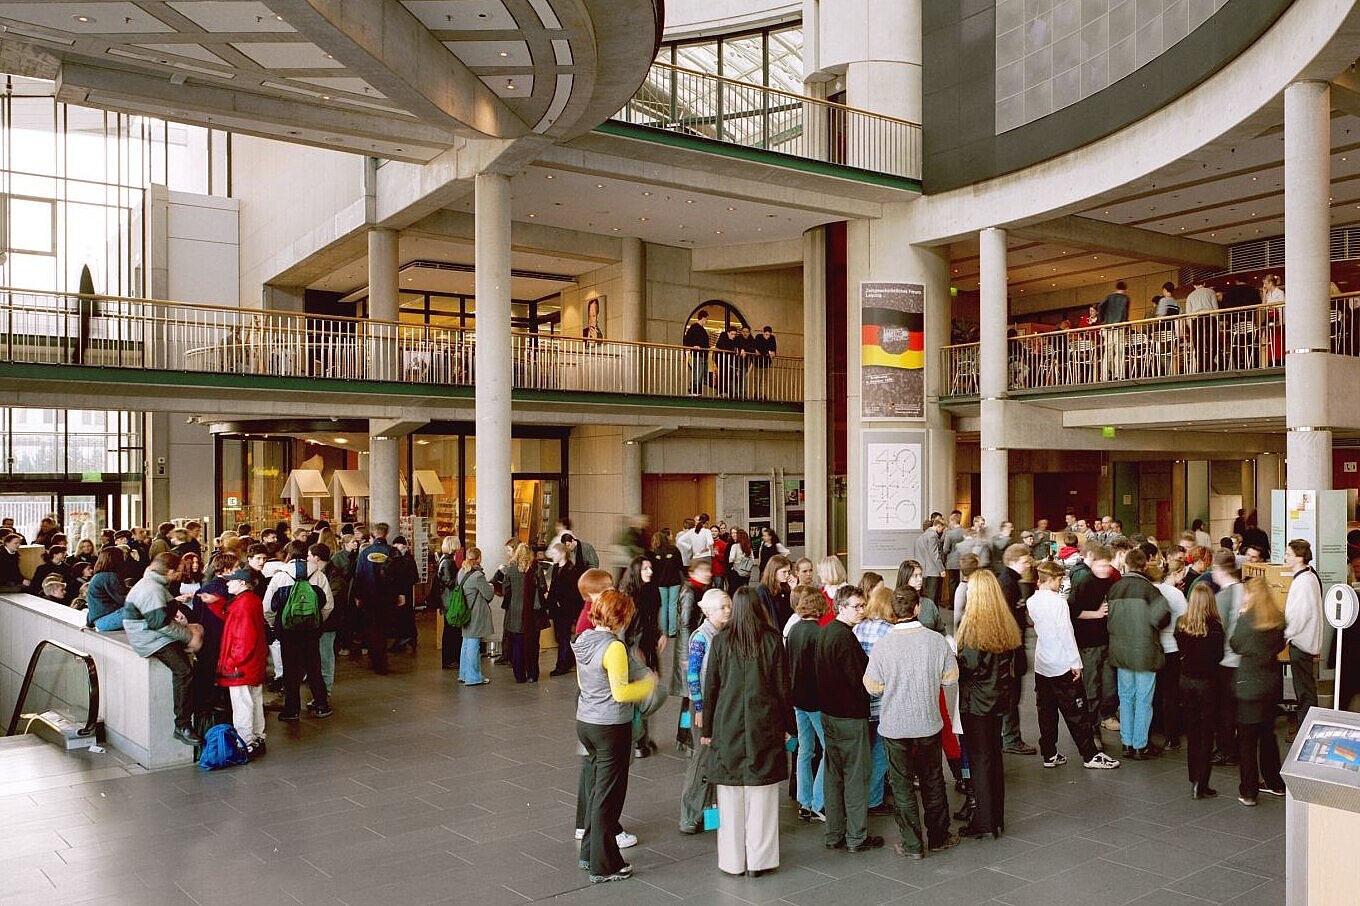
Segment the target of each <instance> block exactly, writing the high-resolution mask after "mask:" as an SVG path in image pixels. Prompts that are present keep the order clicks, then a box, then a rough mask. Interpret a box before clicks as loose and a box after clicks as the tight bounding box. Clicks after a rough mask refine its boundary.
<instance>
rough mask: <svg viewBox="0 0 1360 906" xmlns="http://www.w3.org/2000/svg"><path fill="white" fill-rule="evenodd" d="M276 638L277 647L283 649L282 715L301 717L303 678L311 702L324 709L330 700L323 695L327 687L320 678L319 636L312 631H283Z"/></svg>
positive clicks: (325, 694) (325, 693) (326, 695)
mask: <svg viewBox="0 0 1360 906" xmlns="http://www.w3.org/2000/svg"><path fill="white" fill-rule="evenodd" d="M278 636H279V643H280V644H281V645H282V646H283V711H282V712H281V713H283V714H299V713H301V711H302V682H303V677H306V680H307V689H308V690H309V691H310V692H311V693H312V701H313V702H315V703H316V706H317V707H318V708H321V707H325V706H326V704H327V702H328V701H329V696H328V694H327V692H326V683H325V681H324V680H323V679H322V678H321V634H320V633H318V632H315V631H311V632H308V631H305V630H287V629H282V630H279V631H278Z"/></svg>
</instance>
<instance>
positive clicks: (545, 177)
mask: <svg viewBox="0 0 1360 906" xmlns="http://www.w3.org/2000/svg"><path fill="white" fill-rule="evenodd" d="M543 178H544V179H556V178H557V177H556V176H553V175H552V174H551V173H549V174H547V175H546V176H544V177H543Z"/></svg>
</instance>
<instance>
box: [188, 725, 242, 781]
mask: <svg viewBox="0 0 1360 906" xmlns="http://www.w3.org/2000/svg"><path fill="white" fill-rule="evenodd" d="M249 761H250V754H249V753H248V752H247V751H246V744H245V741H244V740H243V739H241V734H240V733H237V732H236V728H235V727H233V726H232V725H231V724H217V725H216V726H215V727H212V728H211V729H210V730H208V732H207V735H205V736H204V737H203V750H202V753H201V754H200V755H199V756H198V767H199V770H202V771H216V770H217V769H218V768H230V767H235V766H236V765H238V764H246V763H248V762H249Z"/></svg>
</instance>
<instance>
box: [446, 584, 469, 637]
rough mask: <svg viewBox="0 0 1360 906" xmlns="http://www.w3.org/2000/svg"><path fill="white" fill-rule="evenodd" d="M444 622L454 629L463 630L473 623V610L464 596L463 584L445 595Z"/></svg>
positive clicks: (449, 590)
mask: <svg viewBox="0 0 1360 906" xmlns="http://www.w3.org/2000/svg"><path fill="white" fill-rule="evenodd" d="M444 622H445V623H447V624H448V625H450V626H452V627H453V628H454V629H462V628H463V627H464V626H466V625H467V624H468V623H471V622H472V608H471V607H469V606H468V602H467V596H466V595H465V594H463V583H462V582H459V583H458V584H457V585H455V586H454V587H453V588H450V589H448V590H447V591H446V592H445V593H444Z"/></svg>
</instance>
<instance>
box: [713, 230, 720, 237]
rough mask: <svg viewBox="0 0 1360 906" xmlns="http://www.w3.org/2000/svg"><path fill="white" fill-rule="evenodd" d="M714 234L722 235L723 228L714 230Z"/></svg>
mask: <svg viewBox="0 0 1360 906" xmlns="http://www.w3.org/2000/svg"><path fill="white" fill-rule="evenodd" d="M713 235H715V236H721V235H722V230H714V231H713Z"/></svg>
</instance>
